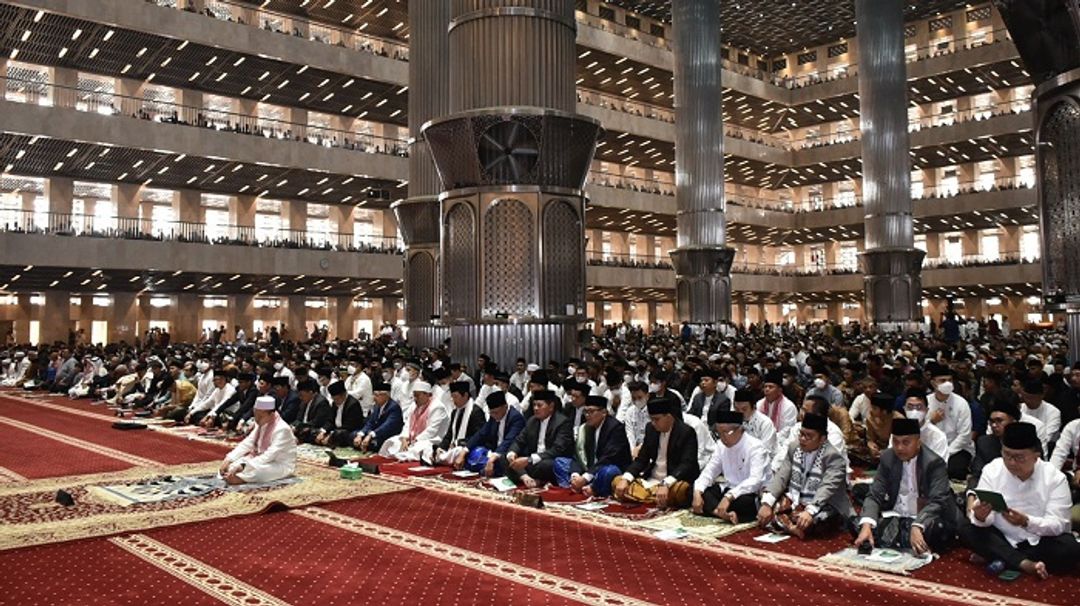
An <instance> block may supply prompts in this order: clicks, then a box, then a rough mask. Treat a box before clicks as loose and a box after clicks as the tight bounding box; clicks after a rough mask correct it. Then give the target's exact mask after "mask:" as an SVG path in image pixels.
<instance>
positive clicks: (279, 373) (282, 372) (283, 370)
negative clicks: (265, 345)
mask: <svg viewBox="0 0 1080 606" xmlns="http://www.w3.org/2000/svg"><path fill="white" fill-rule="evenodd" d="M270 358H271V359H272V360H273V361H274V376H275V377H285V378H286V379H288V380H289V389H293V390H295V389H296V375H295V374H294V373H293V371H292V370H290V369H289V367H288V365H286V364H285V361H284V359H282V357H281V354H277V353H275V354H274V355H272V356H270Z"/></svg>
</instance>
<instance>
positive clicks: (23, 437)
mask: <svg viewBox="0 0 1080 606" xmlns="http://www.w3.org/2000/svg"><path fill="white" fill-rule="evenodd" d="M3 431H4V439H3V440H0V467H4V468H6V469H9V470H11V471H13V472H15V473H17V474H19V475H21V476H24V477H26V478H28V479H31V480H33V479H37V478H52V477H58V476H69V475H81V474H88V473H100V472H105V471H119V470H121V469H127V468H128V467H131V465H130V464H129V463H125V462H123V461H120V460H118V459H114V458H112V457H108V456H105V455H102V454H98V453H95V452H90V451H87V450H85V449H82V448H78V447H76V446H69V445H66V444H63V443H61V442H57V441H56V440H53V439H52V438H46V437H43V436H40V435H37V434H35V433H33V432H31V431H28V430H25V429H19V428H17V427H10V426H6V425H5V426H3Z"/></svg>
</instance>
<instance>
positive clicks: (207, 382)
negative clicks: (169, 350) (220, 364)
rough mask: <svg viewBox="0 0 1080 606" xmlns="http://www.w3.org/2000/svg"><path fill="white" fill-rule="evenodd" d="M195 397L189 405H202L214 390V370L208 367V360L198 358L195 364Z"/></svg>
mask: <svg viewBox="0 0 1080 606" xmlns="http://www.w3.org/2000/svg"><path fill="white" fill-rule="evenodd" d="M195 369H196V371H197V372H196V373H195V380H194V381H193V383H195V399H193V400H192V401H191V406H192V407H195V406H202V405H203V404H204V401H205V400H206V399H207V398H209V397H210V394H211V393H213V391H214V371H213V369H211V368H210V362H208V361H207V360H205V359H203V360H199V361H198V362H197V363H196V364H195Z"/></svg>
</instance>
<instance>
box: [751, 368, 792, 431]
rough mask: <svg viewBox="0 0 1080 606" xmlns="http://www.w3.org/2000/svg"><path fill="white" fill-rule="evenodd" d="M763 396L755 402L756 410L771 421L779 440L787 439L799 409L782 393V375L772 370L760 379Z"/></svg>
mask: <svg viewBox="0 0 1080 606" xmlns="http://www.w3.org/2000/svg"><path fill="white" fill-rule="evenodd" d="M762 390H763V391H764V393H765V397H764V398H761V399H760V400H758V402H757V406H756V407H755V408H757V410H758V412H760V413H761V414H763V415H765V416H766V417H767V418H768V419H769V420H770V421H772V424H773V427H774V428H776V435H777V439H778V441H779V442H781V443H783V442H786V441H787V435H788V433H789V432H790V431H791V428H792V427H794V426H795V423H796V422H797V421H798V420H799V409H798V408H796V407H795V404H794V402H792V401H791V400H789V399H787V396H785V395H784V375H783V374H781V373H779V372H777V371H775V370H774V371H772V372H770V373H769V374H767V375H765V378H764V379H763V380H762Z"/></svg>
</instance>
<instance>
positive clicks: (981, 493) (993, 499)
mask: <svg viewBox="0 0 1080 606" xmlns="http://www.w3.org/2000/svg"><path fill="white" fill-rule="evenodd" d="M975 496H977V497H979V500H980V501H982V502H983V503H986V504H987V505H989V506H990V507H991V509H993V510H994V511H998V512H1001V511H1005V510H1006V509H1008V508H1009V506H1008V505H1006V504H1005V497H1003V496H1001V493H1000V492H993V491H991V490H976V491H975Z"/></svg>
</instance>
